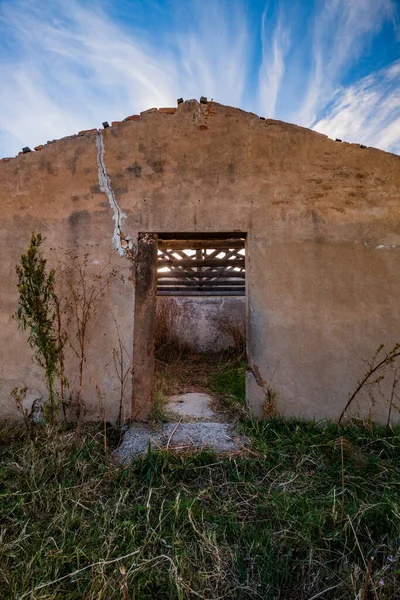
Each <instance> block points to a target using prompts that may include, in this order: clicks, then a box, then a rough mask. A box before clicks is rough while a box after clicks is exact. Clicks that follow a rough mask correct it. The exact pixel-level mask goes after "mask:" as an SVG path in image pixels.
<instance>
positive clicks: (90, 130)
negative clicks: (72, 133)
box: [78, 129, 97, 135]
mask: <svg viewBox="0 0 400 600" xmlns="http://www.w3.org/2000/svg"><path fill="white" fill-rule="evenodd" d="M87 133H97V129H84V130H83V131H80V132H79V133H78V135H86V134H87Z"/></svg>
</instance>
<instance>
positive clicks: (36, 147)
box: [34, 144, 44, 152]
mask: <svg viewBox="0 0 400 600" xmlns="http://www.w3.org/2000/svg"><path fill="white" fill-rule="evenodd" d="M42 148H44V145H43V144H41V145H39V146H35V147H34V150H36V152H39V150H41V149H42Z"/></svg>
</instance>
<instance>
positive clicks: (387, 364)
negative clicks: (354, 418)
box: [338, 343, 400, 425]
mask: <svg viewBox="0 0 400 600" xmlns="http://www.w3.org/2000/svg"><path fill="white" fill-rule="evenodd" d="M383 349H384V345H383V344H381V345H380V346H379V347H378V349H377V350H376V352H375V354H374V356H373V358H372V360H371V361H370V362H367V367H368V369H367V371H366V373H365V374H364V376H363V377H362V378H361V379H360V380H359V381H358V383H357V387H356V389H355V390H354V392H353V393H352V394H351V395H350V397H349V399H348V401H347V403H346V406H345V407H344V409H343V410H342V413H341V415H340V417H339V421H338V424H339V425H340V423H341V422H342V420H343V417H344V416H345V414H346V412H347V411H348V409H349V408H350V406H351V404H352V403H353V401H354V399H355V398H356V397H357V396H358V394H359V393H360V392H361V391H362V390H363V389H365V388H366V387H369V388H371V386H373V385H377V386H378V387H379V384H380V383H381V381H382V380H383V379H384V378H385V375H386V370H387V369H388V368H393V367H394V364H395V362H396V360H397V358H398V357H399V356H400V343H397V344H395V345H394V346H393V348H392V349H391V350H389V351H388V352H386V354H385V355H384V357H383V358H382V359H381V360H380V361H379V362H376V361H377V359H378V357H379V355H380V353H381V352H382V350H383ZM396 374H397V370H395V376H394V378H393V386H392V393H391V399H390V406H389V417H388V423H389V425H390V415H391V412H392V407H395V408H396V409H397V410H400V408H399V407H398V406H396V405H395V404H394V402H393V400H394V398H397V399H399V398H398V396H397V394H396V386H397V383H398V379H397V375H396ZM369 391H370V399H371V401H372V402H373V396H372V393H371V389H370V390H369Z"/></svg>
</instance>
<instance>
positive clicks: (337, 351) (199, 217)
mask: <svg viewBox="0 0 400 600" xmlns="http://www.w3.org/2000/svg"><path fill="white" fill-rule="evenodd" d="M100 135H101V136H102V138H103V139H102V142H103V145H104V154H103V155H102V160H103V161H104V166H105V167H106V170H107V174H108V176H109V180H110V183H111V188H112V191H113V193H114V195H115V199H116V202H117V204H118V206H119V208H120V210H121V211H122V212H123V213H124V214H125V215H126V219H125V220H122V221H121V230H122V232H123V234H124V235H125V236H131V238H132V240H133V243H135V240H136V238H137V235H138V233H139V232H144V231H149V232H225V231H227V232H232V231H242V232H245V233H247V244H246V261H247V281H246V285H247V308H246V310H247V318H248V323H247V336H248V350H249V360H250V364H251V366H252V368H253V370H254V372H256V373H257V378H258V381H259V383H262V385H263V387H264V388H265V387H270V388H271V389H272V390H273V392H274V398H275V403H276V408H277V410H279V412H281V413H283V414H285V415H294V416H298V415H300V416H302V417H304V418H314V417H316V418H318V419H321V418H336V417H338V416H339V414H340V412H341V409H342V407H343V406H344V404H345V402H346V400H347V397H348V393H349V392H351V391H353V389H354V387H355V385H356V383H357V380H358V379H359V377H360V376H361V375H362V374H363V373H364V371H365V365H364V362H363V361H364V360H365V359H369V358H370V357H371V356H372V354H373V353H374V351H375V349H376V348H377V346H378V345H379V344H381V343H383V344H386V345H387V347H388V348H389V347H390V346H391V345H393V344H394V343H395V342H396V341H399V340H400V320H399V292H400V260H399V259H400V157H399V156H396V155H392V154H388V153H385V152H382V151H379V150H376V149H370V148H368V149H364V148H360V147H358V146H354V145H348V144H344V143H339V142H335V141H333V140H330V139H328V138H326V137H325V136H323V135H320V134H318V133H315V132H312V131H309V130H307V129H304V128H300V127H297V126H295V125H289V124H285V123H281V122H278V121H271V120H262V119H259V118H258V117H257V116H255V115H252V114H249V113H245V112H243V111H240V110H238V109H234V108H230V107H225V106H221V105H219V104H216V103H209V104H204V105H203V104H198V103H197V102H196V101H189V102H186V103H183V104H180V105H179V106H178V109H177V111H176V112H175V113H174V114H168V113H161V112H150V113H147V114H144V115H142V116H141V118H140V119H138V120H130V121H127V122H123V123H121V124H119V125H115V126H113V127H110V128H108V129H105V130H104V131H101V132H100V133H96V132H93V133H89V134H83V135H80V136H76V137H73V138H70V139H64V140H61V141H58V142H55V143H52V144H48V145H46V146H45V147H44V148H43V149H42V150H40V152H32V153H28V154H24V155H21V156H19V157H17V158H15V159H12V160H10V161H8V162H0V206H1V219H0V239H1V248H2V260H1V262H0V275H1V287H0V307H1V313H0V326H1V328H0V331H1V346H0V381H1V416H5V417H7V416H15V414H16V412H15V406H14V405H13V403H12V401H11V400H10V399H9V392H10V390H11V389H12V388H13V387H15V386H17V385H20V386H22V385H28V388H29V394H30V396H29V398H32V397H33V396H34V395H35V394H37V393H39V392H40V391H43V383H42V378H41V375H40V373H39V372H38V370H37V368H36V367H34V365H33V363H32V360H31V352H30V350H29V348H28V346H27V344H26V336H25V335H24V334H23V333H22V332H18V331H17V330H16V323H15V321H13V320H12V318H11V315H12V314H13V312H15V309H16V303H17V290H16V275H15V264H16V262H17V261H18V258H19V255H20V254H21V252H23V251H24V250H26V248H27V245H28V242H29V238H30V234H31V232H32V230H35V231H41V232H42V233H43V234H44V235H45V236H46V238H47V240H46V243H45V251H46V256H47V257H48V258H49V259H50V261H51V262H52V264H55V263H56V260H60V259H62V257H63V256H64V253H65V252H66V251H68V250H73V251H74V252H76V253H77V254H84V253H87V254H88V257H89V262H90V264H91V265H92V268H93V269H94V270H96V269H101V268H102V267H103V266H104V265H105V264H106V263H107V262H108V261H111V264H112V266H113V267H114V268H116V270H117V276H115V277H114V278H113V280H112V283H111V284H110V286H109V289H108V291H107V297H106V298H105V300H104V302H103V305H102V307H101V311H100V314H99V315H98V317H97V321H96V323H94V324H93V326H92V327H91V330H90V338H91V339H90V346H89V352H88V360H87V372H88V377H87V384H86V390H85V399H86V403H87V418H97V417H98V416H99V407H98V406H99V398H98V393H96V387H97V389H100V390H101V396H102V402H103V404H104V407H105V411H106V416H107V418H109V419H114V418H116V413H117V412H118V398H119V384H118V379H117V377H116V374H115V369H114V365H113V359H112V352H113V348H114V347H115V346H116V344H117V334H116V325H115V322H117V324H118V329H119V332H120V337H121V338H122V339H123V341H124V344H125V345H126V348H127V349H130V348H132V330H133V302H134V283H133V281H132V260H131V259H130V258H129V257H127V256H120V255H119V253H118V251H117V250H116V249H115V248H114V246H113V237H114V234H115V232H114V226H115V222H114V221H113V215H114V214H115V207H111V205H110V202H109V198H108V197H107V194H106V193H105V192H104V191H102V190H101V189H100V186H101V181H100V182H99V139H98V137H99V136H100ZM96 141H97V144H96ZM70 362H71V365H72V367H71V368H72V369H73V368H74V367H73V357H72V356H71V357H70ZM89 375H90V376H89ZM248 379H249V386H248V395H249V397H248V402H249V405H250V406H251V407H252V409H253V410H254V412H255V413H256V414H261V412H262V406H261V405H262V402H263V397H264V396H263V395H264V390H261V393H260V388H259V386H258V385H257V383H256V382H255V379H254V377H253V375H249V378H248ZM72 383H73V382H72ZM72 383H71V385H72ZM28 402H29V400H28ZM127 406H128V404H127ZM359 409H360V411H361V412H362V413H363V414H364V415H366V414H368V410H369V408H368V402H367V401H366V402H364V403H362V404H361V405H360V406H359ZM372 410H373V416H374V418H376V419H377V420H385V418H386V417H385V415H386V414H387V405H386V402H385V399H382V398H380V399H379V398H378V399H377V402H376V404H375V405H374V406H373V407H372Z"/></svg>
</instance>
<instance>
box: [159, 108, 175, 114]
mask: <svg viewBox="0 0 400 600" xmlns="http://www.w3.org/2000/svg"><path fill="white" fill-rule="evenodd" d="M159 112H160V113H164V114H165V115H173V114H175V113H176V108H160V109H159Z"/></svg>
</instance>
